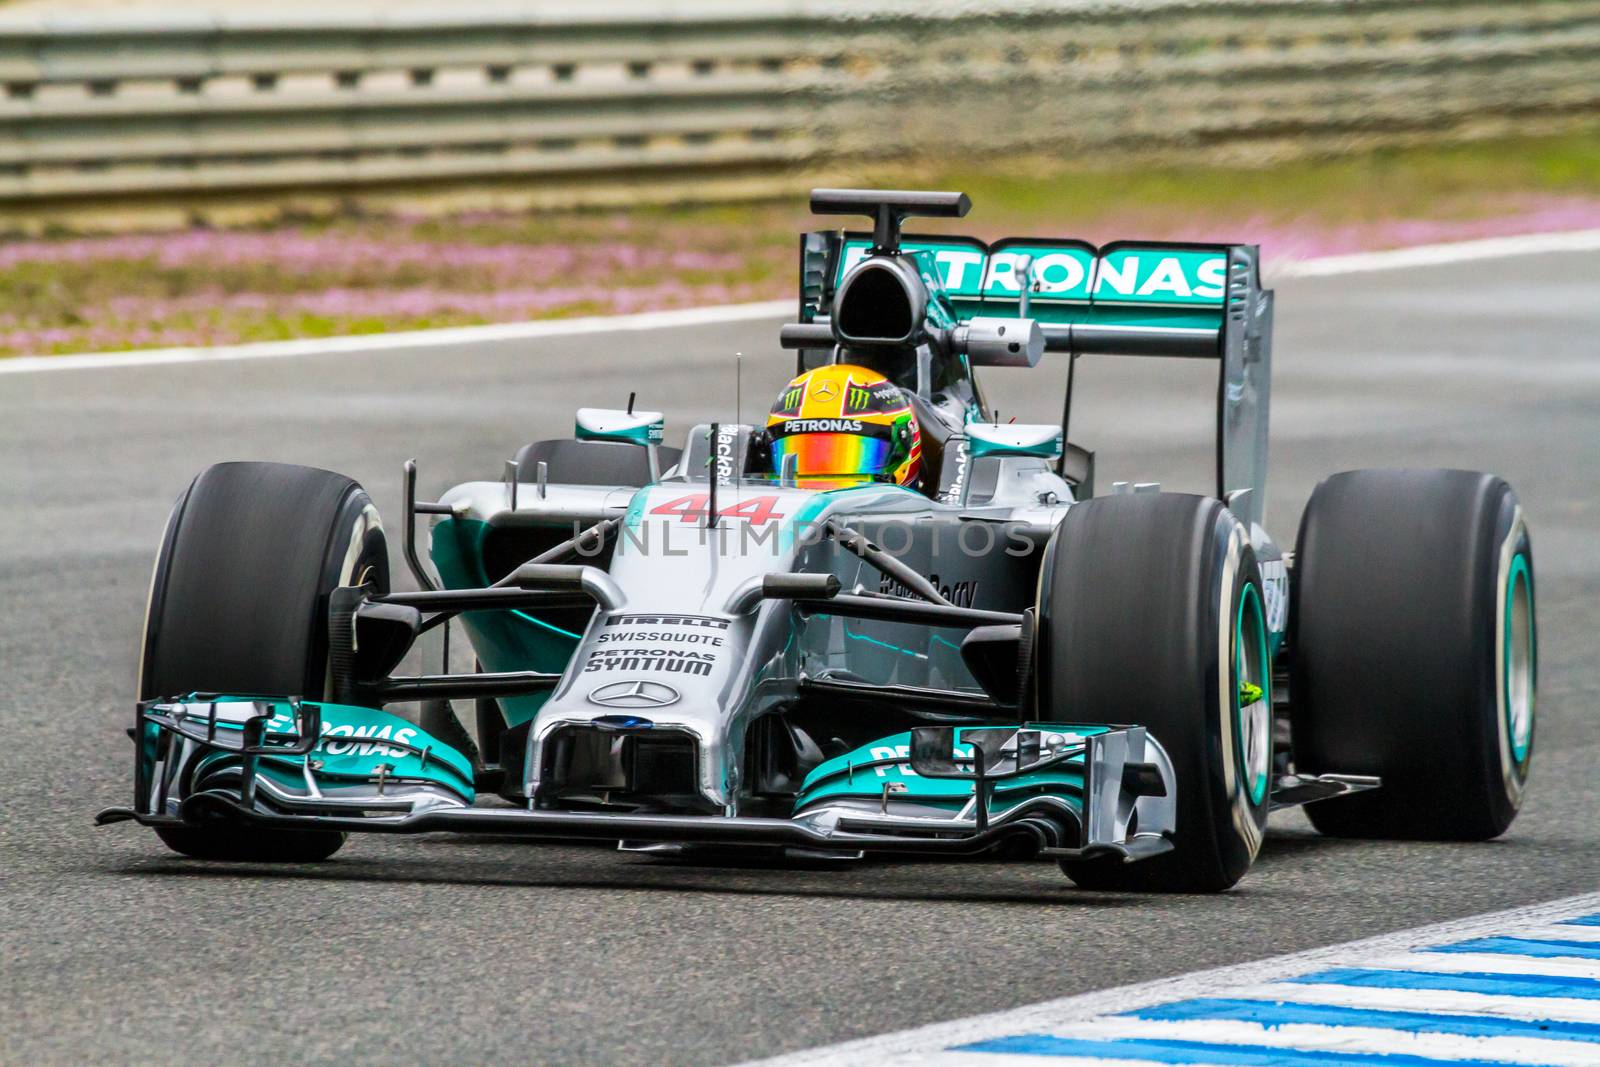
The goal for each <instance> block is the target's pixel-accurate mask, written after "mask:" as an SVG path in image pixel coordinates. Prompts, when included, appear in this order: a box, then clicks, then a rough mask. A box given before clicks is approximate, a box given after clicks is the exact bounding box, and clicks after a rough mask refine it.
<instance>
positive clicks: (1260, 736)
mask: <svg viewBox="0 0 1600 1067" xmlns="http://www.w3.org/2000/svg"><path fill="white" fill-rule="evenodd" d="M1233 676H1234V685H1233V690H1232V691H1233V718H1234V722H1235V723H1237V724H1238V733H1239V754H1240V763H1241V765H1242V768H1243V771H1244V785H1245V790H1246V792H1247V793H1248V794H1249V796H1250V803H1251V804H1254V805H1257V806H1259V805H1260V804H1261V802H1262V801H1263V800H1265V799H1266V796H1267V783H1268V781H1269V780H1270V778H1271V770H1272V670H1271V666H1270V659H1269V657H1268V653H1267V626H1266V618H1265V616H1264V615H1263V614H1262V611H1261V595H1260V593H1259V592H1258V591H1257V590H1256V587H1255V586H1254V585H1253V584H1252V585H1247V586H1245V587H1244V593H1243V595H1242V596H1240V598H1239V614H1238V615H1237V617H1236V618H1235V620H1234V630H1233Z"/></svg>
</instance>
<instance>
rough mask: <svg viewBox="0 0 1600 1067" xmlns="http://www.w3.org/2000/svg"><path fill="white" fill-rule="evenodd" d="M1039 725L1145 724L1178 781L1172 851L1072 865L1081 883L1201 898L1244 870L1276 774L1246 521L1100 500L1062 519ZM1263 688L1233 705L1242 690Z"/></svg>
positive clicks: (1042, 645)
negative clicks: (1244, 687)
mask: <svg viewBox="0 0 1600 1067" xmlns="http://www.w3.org/2000/svg"><path fill="white" fill-rule="evenodd" d="M1039 590H1040V592H1039V634H1038V636H1037V638H1036V643H1035V656H1036V664H1037V667H1036V678H1037V682H1036V692H1037V695H1038V701H1039V715H1040V717H1041V718H1043V719H1046V720H1049V719H1054V720H1056V721H1066V722H1074V721H1076V722H1121V723H1130V724H1134V725H1138V726H1144V727H1146V728H1148V729H1149V731H1150V736H1151V737H1153V738H1154V739H1155V740H1156V741H1157V742H1159V743H1160V744H1161V746H1162V748H1163V749H1165V751H1166V753H1167V755H1168V757H1170V759H1171V760H1172V765H1173V769H1174V771H1175V772H1176V775H1177V795H1176V801H1177V832H1176V834H1175V835H1174V842H1173V843H1174V846H1175V847H1174V850H1173V851H1172V852H1169V853H1166V854H1164V855H1161V856H1157V857H1154V858H1152V859H1147V860H1142V861H1139V862H1135V863H1123V862H1120V861H1118V860H1109V861H1108V860H1092V861H1081V860H1066V861H1063V862H1062V864H1061V869H1062V870H1063V871H1065V872H1066V874H1067V876H1068V877H1070V878H1071V879H1072V880H1073V881H1074V882H1076V883H1077V884H1078V885H1079V886H1082V887H1083V888H1085V889H1117V890H1136V891H1144V892H1188V893H1196V892H1199V893H1210V892H1218V891H1220V890H1224V889H1227V888H1228V887H1230V886H1232V885H1233V884H1234V883H1236V882H1237V881H1238V880H1239V879H1240V878H1242V877H1243V876H1244V874H1245V872H1246V871H1248V870H1249V869H1250V864H1251V863H1252V862H1253V861H1254V859H1255V856H1256V853H1257V852H1258V851H1259V850H1260V847H1261V839H1262V835H1263V833H1264V831H1265V827H1266V815H1267V801H1268V795H1269V793H1270V787H1271V772H1272V710H1271V709H1272V703H1271V701H1272V691H1271V685H1272V681H1271V674H1272V671H1271V662H1270V658H1269V656H1270V653H1269V642H1268V638H1267V629H1266V616H1265V601H1264V599H1263V596H1262V592H1261V576H1260V572H1259V569H1258V568H1257V566H1256V562H1255V554H1254V553H1253V552H1252V551H1251V548H1250V543H1249V538H1248V536H1247V535H1246V533H1245V530H1244V527H1243V526H1242V525H1240V523H1239V521H1238V520H1237V519H1235V518H1234V517H1233V515H1232V513H1231V512H1229V511H1228V510H1227V509H1226V508H1225V507H1223V505H1222V504H1221V503H1220V502H1219V501H1217V500H1214V499H1211V498H1209V497H1201V496H1187V495H1181V494H1176V493H1158V494H1150V495H1145V494H1133V495H1128V496H1112V497H1099V498H1096V499H1093V500H1088V501H1085V502H1083V503H1081V504H1076V505H1074V506H1073V507H1071V508H1069V509H1068V510H1067V513H1066V515H1065V517H1064V518H1063V519H1062V521H1061V525H1060V526H1059V527H1058V528H1057V530H1056V532H1055V534H1054V535H1053V536H1052V537H1051V540H1050V544H1049V547H1048V548H1047V549H1046V555H1045V561H1044V566H1043V570H1042V573H1041V575H1040V584H1039ZM1241 680H1244V681H1248V682H1250V683H1251V684H1252V685H1254V686H1257V687H1259V690H1260V692H1259V693H1258V694H1257V695H1256V699H1254V700H1252V701H1247V702H1241V700H1240V684H1239V683H1240V681H1241Z"/></svg>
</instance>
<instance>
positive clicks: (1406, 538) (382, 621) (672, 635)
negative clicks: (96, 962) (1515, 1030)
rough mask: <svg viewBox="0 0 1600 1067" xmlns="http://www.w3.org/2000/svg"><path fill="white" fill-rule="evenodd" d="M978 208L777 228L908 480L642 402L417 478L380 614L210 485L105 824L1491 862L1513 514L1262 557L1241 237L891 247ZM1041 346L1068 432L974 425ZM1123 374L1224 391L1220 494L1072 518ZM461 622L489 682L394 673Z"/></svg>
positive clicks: (1461, 498) (1505, 730) (950, 204)
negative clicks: (475, 474) (1487, 847)
mask: <svg viewBox="0 0 1600 1067" xmlns="http://www.w3.org/2000/svg"><path fill="white" fill-rule="evenodd" d="M967 207H968V204H967V201H966V198H965V197H964V196H962V195H960V194H954V193H905V192H875V191H856V190H819V191H818V192H817V193H815V194H814V195H813V208H814V210H816V211H818V212H822V213H834V214H838V213H862V214H866V215H868V216H869V217H871V218H872V220H873V228H872V230H871V232H870V233H868V232H863V233H859V234H857V233H848V232H845V233H841V232H836V231H821V232H817V233H812V234H807V235H806V236H805V237H804V238H803V240H802V244H801V256H800V258H801V264H800V266H801V286H800V290H801V299H800V307H799V315H798V316H797V321H796V322H794V323H791V324H789V325H787V326H785V327H783V329H782V330H781V331H780V335H779V341H780V343H781V344H782V345H783V347H785V348H788V349H791V350H794V351H796V352H798V365H799V368H800V369H802V370H804V369H807V368H811V367H815V366H819V365H822V364H824V363H827V362H848V363H856V364H862V365H865V366H868V367H870V368H872V369H874V370H876V371H878V372H880V373H883V374H885V375H886V376H888V377H890V378H891V379H892V380H894V381H895V382H896V383H897V384H898V385H900V386H901V388H902V389H903V390H904V391H905V392H906V393H907V394H908V395H909V396H910V398H911V401H912V406H913V409H914V414H915V416H916V419H917V423H918V425H919V428H920V436H921V446H922V455H923V466H924V475H923V477H922V480H921V482H920V484H918V485H914V486H909V487H908V486H901V485H896V484H884V483H873V482H868V483H864V484H852V485H842V486H840V485H828V484H817V483H808V482H807V481H805V480H803V479H796V478H795V477H794V475H793V472H792V471H787V470H783V469H774V468H773V467H772V465H771V461H770V458H769V457H770V455H771V452H770V450H769V449H768V448H767V447H766V443H765V441H764V439H763V431H762V430H761V429H760V428H759V427H754V426H746V425H739V424H734V423H727V424H710V425H699V426H694V427H691V428H689V429H688V431H687V432H686V433H685V434H684V435H683V436H682V437H681V438H679V439H678V440H680V441H681V445H669V444H668V443H667V438H666V435H665V433H664V424H665V418H664V416H663V415H662V414H661V413H659V412H655V411H648V410H644V409H642V408H636V407H635V406H634V404H633V402H632V400H631V399H630V401H629V403H628V405H627V406H626V407H625V408H620V409H615V410H612V409H599V408H585V409H581V410H580V411H579V412H578V414H577V417H576V419H575V426H574V433H573V436H572V437H571V438H557V439H548V440H541V441H536V442H534V443H532V444H530V445H528V446H526V447H524V448H523V449H521V450H520V451H519V452H518V453H517V455H516V458H515V459H514V460H512V461H510V462H508V463H507V464H506V469H505V471H504V472H503V474H501V475H500V476H499V477H495V478H492V479H487V480H484V481H477V482H468V483H466V484H463V485H459V486H456V487H455V488H453V489H451V490H449V491H448V492H446V493H444V494H443V495H442V496H440V497H439V498H438V499H437V500H434V501H419V500H418V499H417V496H416V470H415V466H414V464H407V465H406V476H405V483H404V484H405V509H406V511H405V514H404V516H403V517H402V526H401V537H400V541H401V545H400V549H401V552H400V554H401V557H402V558H403V560H404V562H405V565H406V569H407V571H408V572H409V573H410V574H411V576H412V578H413V580H414V584H415V585H416V588H415V589H396V588H394V587H393V586H392V585H391V582H390V572H389V551H388V542H387V538H386V535H385V531H384V529H383V527H382V525H381V523H380V522H379V520H378V517H377V513H376V510H375V509H374V508H373V507H372V505H371V501H370V500H369V499H368V498H367V496H366V494H365V492H364V491H363V490H362V489H361V487H360V486H358V485H356V484H355V483H354V482H352V481H350V480H349V479H347V478H343V477H341V476H339V475H335V474H331V473H329V472H326V471H318V470H312V469H309V468H302V467H291V466H286V465H282V464H260V463H243V464H221V465H218V466H214V467H211V468H209V469H207V470H206V471H205V472H203V473H202V474H201V475H200V476H199V477H198V478H196V480H195V482H194V483H193V484H192V485H191V486H190V487H189V489H188V490H187V491H186V492H185V493H184V495H183V496H182V498H180V500H179V503H178V505H177V507H176V508H175V509H174V512H173V516H172V519H171V521H170V522H169V525H168V529H167V532H166V535H165V537H164V540H163V544H162V548H161V551H160V553H159V555H158V560H157V564H156V569H155V575H154V578H153V581H152V586H151V594H150V603H149V607H148V609H147V613H146V621H145V643H144V652H143V657H142V663H141V674H140V681H139V701H138V705H137V713H136V715H137V717H136V723H135V730H134V736H135V738H136V740H137V744H136V746H135V749H136V762H135V772H134V782H135V791H134V794H135V795H134V799H133V803H132V804H131V805H130V806H127V807H122V808H114V809H108V810H107V811H106V812H103V813H102V816H101V819H102V821H106V822H112V821H120V820H125V819H133V820H136V821H138V822H141V823H144V824H146V825H149V826H152V827H154V828H155V829H156V830H157V831H158V832H159V833H160V835H161V836H162V838H163V839H164V840H165V841H166V842H167V843H168V844H169V845H170V846H171V847H173V848H175V849H177V850H178V851H180V852H182V853H185V854H187V855H191V856H196V857H201V858H209V859H255V860H262V859H298V860H309V859H318V858H324V857H326V856H328V855H331V854H332V852H333V851H334V850H336V849H337V848H338V847H339V846H340V844H341V843H342V842H343V841H344V839H345V835H346V834H348V833H351V832H374V833H402V834H403V833H418V832H426V831H440V830H444V831H457V832H462V833H491V834H497V835H523V836H526V837H528V838H530V839H538V840H548V839H572V840H584V841H596V842H613V843H616V842H620V843H623V844H624V845H626V846H628V847H634V848H650V849H674V850H689V851H693V850H695V849H700V848H759V849H769V850H771V849H789V850H801V851H804V852H805V853H807V854H809V855H819V854H825V855H830V856H839V857H855V856H865V855H884V854H911V855H964V856H976V855H989V856H1003V857H1006V858H1009V859H1019V860H1021V859H1043V860H1049V861H1052V862H1056V863H1059V864H1060V865H1061V867H1062V868H1063V869H1064V870H1065V872H1066V873H1067V874H1068V875H1069V876H1070V877H1071V878H1072V880H1073V881H1074V882H1076V883H1077V884H1078V885H1080V886H1085V887H1090V888H1112V889H1146V890H1188V891H1196V890H1198V891H1214V890H1218V889H1223V888H1226V887H1228V886H1230V885H1232V884H1234V883H1235V882H1236V881H1237V880H1238V879H1239V878H1240V877H1242V876H1243V875H1244V874H1245V872H1246V871H1247V870H1248V868H1249V866H1250V864H1251V862H1252V861H1253V859H1254V858H1255V856H1256V854H1257V853H1258V851H1259V849H1260V845H1261V841H1262V837H1263V834H1264V832H1265V827H1266V820H1267V816H1268V813H1269V812H1270V811H1272V810H1275V809H1278V808H1282V807H1285V806H1291V805H1299V804H1309V805H1310V806H1309V807H1308V808H1307V811H1308V814H1309V815H1310V816H1311V818H1312V821H1313V822H1314V823H1315V824H1316V825H1317V826H1318V827H1319V828H1321V829H1323V830H1324V831H1325V832H1328V833H1335V834H1342V835H1347V836H1421V837H1439V836H1445V837H1462V838H1472V837H1479V838H1481V837H1488V836H1493V835H1495V834H1498V833H1500V832H1502V831H1503V830H1504V829H1505V828H1506V826H1507V825H1509V823H1510V821H1511V818H1512V817H1513V816H1514V814H1515V811H1516V808H1517V805H1518V804H1519V803H1520V798H1521V795H1522V789H1523V786H1524V784H1525V782H1526V780H1527V773H1528V766H1529V761H1530V759H1531V753H1532V736H1533V723H1534V699H1533V694H1534V684H1535V682H1534V680H1535V674H1536V670H1535V666H1536V665H1535V662H1534V660H1535V650H1536V642H1535V629H1534V610H1533V593H1534V586H1533V571H1532V553H1531V547H1530V542H1529V540H1528V534H1527V524H1526V521H1525V519H1524V516H1523V513H1522V509H1521V506H1520V504H1519V503H1518V502H1517V499H1516V497H1515V495H1514V494H1513V493H1512V492H1511V490H1510V488H1509V487H1508V486H1506V484H1505V483H1504V482H1503V481H1501V480H1499V479H1497V478H1493V477H1492V476H1489V475H1481V474H1475V473H1470V472H1463V471H1355V472H1346V473H1343V474H1338V475H1334V476H1333V477H1331V478H1329V479H1328V480H1327V481H1326V482H1324V483H1323V485H1321V486H1319V487H1318V489H1317V491H1316V493H1315V494H1313V497H1312V500H1311V503H1310V504H1309V505H1308V507H1307V511H1306V515H1305V518H1304V520H1303V521H1302V524H1301V529H1300V533H1299V538H1298V540H1297V542H1296V546H1295V549H1294V551H1292V552H1291V551H1286V550H1284V549H1282V548H1280V547H1279V545H1278V544H1277V543H1276V542H1274V541H1273V539H1272V538H1271V537H1270V536H1269V535H1268V533H1267V532H1266V529H1265V493H1266V440H1267V422H1268V396H1269V381H1270V364H1271V333H1272V310H1273V298H1272V294H1271V293H1270V292H1269V291H1266V290H1264V289H1262V288H1261V285H1260V282H1259V278H1258V273H1257V266H1256V264H1257V253H1256V250H1255V249H1254V248H1252V247H1250V246H1244V245H1214V246H1211V245H1175V244H1161V243H1154V242H1146V243H1129V242H1123V243H1118V244H1113V245H1107V246H1103V247H1099V248H1096V247H1094V246H1091V245H1087V244H1085V243H1083V242H1075V241H1060V240H1044V239H1017V240H1008V241H1001V242H997V243H994V244H985V243H983V242H979V241H975V240H971V239H966V238H951V237H938V238H923V237H912V236H906V237H904V238H902V236H901V233H900V228H901V224H902V222H903V220H904V219H905V218H906V217H908V216H911V215H944V216H949V217H959V216H961V215H964V214H965V212H966V210H967ZM1047 352H1050V353H1056V354H1057V356H1058V357H1059V358H1061V359H1064V360H1066V361H1068V365H1069V367H1070V368H1071V369H1070V370H1069V374H1068V391H1067V396H1066V397H1065V398H1064V403H1063V405H1062V417H1061V419H1060V421H1059V422H1058V423H1057V422H1052V423H1048V424H1038V425H1021V426H1019V425H1014V424H1006V425H998V424H997V423H996V421H995V420H993V418H992V412H991V411H990V409H989V408H988V406H987V405H986V403H985V401H984V398H983V395H982V392H981V389H980V386H979V383H978V380H977V369H978V368H980V367H982V368H988V367H1012V368H1021V370H1019V371H1018V372H1019V373H1026V372H1027V371H1026V368H1030V367H1033V366H1035V365H1037V364H1038V363H1039V362H1040V360H1041V359H1043V358H1045V354H1046V353H1047ZM1135 356H1138V357H1178V358H1185V359H1191V360H1194V359H1199V360H1206V361H1210V362H1211V363H1213V364H1214V365H1215V367H1216V368H1217V386H1216V390H1215V394H1214V397H1213V400H1214V403H1215V404H1216V409H1217V434H1216V440H1215V454H1216V465H1215V478H1216V485H1215V488H1214V491H1213V492H1211V493H1207V494H1200V495H1195V494H1180V493H1170V492H1162V491H1160V487H1159V485H1158V484H1156V483H1154V482H1153V481H1152V482H1150V483H1139V484H1132V485H1129V484H1123V483H1119V484H1117V485H1115V486H1112V487H1099V489H1100V491H1097V487H1096V486H1095V479H1094V455H1093V453H1092V452H1090V451H1089V450H1088V449H1086V448H1085V447H1083V446H1082V445H1081V444H1080V443H1078V442H1077V441H1075V440H1074V439H1073V437H1072V434H1071V420H1070V416H1071V409H1072V389H1073V383H1074V382H1075V381H1076V380H1077V375H1078V373H1079V368H1078V364H1079V362H1080V361H1083V362H1084V364H1085V368H1087V367H1089V366H1091V365H1092V364H1093V362H1094V361H1095V360H1097V359H1099V358H1100V357H1135ZM1052 358H1056V357H1052ZM422 521H428V522H431V524H432V525H431V528H430V530H429V536H428V538H427V541H426V545H425V546H424V545H423V544H419V542H418V539H417V538H416V536H415V530H416V528H417V526H418V524H419V522H422ZM430 563H431V566H429V564H430ZM1424 624H1425V625H1424ZM452 632H455V633H465V635H466V637H467V638H468V640H469V641H470V643H471V646H472V653H473V657H474V658H475V659H476V661H477V663H478V664H479V667H478V669H476V670H475V671H473V672H471V673H460V672H456V671H452V670H451V669H450V664H449V662H448V660H446V662H445V663H444V664H443V666H442V668H441V670H440V672H439V673H399V670H400V666H401V664H402V663H403V662H408V657H410V658H411V659H412V660H414V659H415V657H414V656H412V655H411V654H412V652H413V649H415V648H419V647H421V646H419V645H418V639H419V638H420V637H422V636H423V635H424V634H429V633H439V634H442V635H443V636H444V638H445V644H446V645H448V639H449V637H450V635H451V633H452ZM457 647H458V648H459V642H458V643H457ZM391 705H396V706H404V705H413V706H415V707H416V708H417V710H416V712H415V713H408V714H407V715H405V716H403V717H402V716H400V715H396V714H392V713H391V712H388V711H385V710H384V709H385V708H386V707H389V706H391ZM468 709H470V711H471V715H470V717H471V718H472V720H473V722H474V727H475V728H474V729H473V730H471V731H469V730H467V729H466V728H465V727H464V726H463V724H462V721H461V719H462V717H463V714H462V713H463V712H466V711H468Z"/></svg>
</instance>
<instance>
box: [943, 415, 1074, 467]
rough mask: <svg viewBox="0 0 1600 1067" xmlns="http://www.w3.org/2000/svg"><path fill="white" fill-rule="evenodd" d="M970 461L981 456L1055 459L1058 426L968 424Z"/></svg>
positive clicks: (1057, 444) (1059, 444) (1060, 444)
mask: <svg viewBox="0 0 1600 1067" xmlns="http://www.w3.org/2000/svg"><path fill="white" fill-rule="evenodd" d="M966 429H967V439H968V440H969V441H971V449H972V458H974V459H981V458H982V457H984V456H1036V457H1038V458H1040V459H1055V458H1057V457H1058V456H1060V455H1061V448H1062V442H1061V427H1060V426H1057V425H1056V424H1055V423H1053V422H1043V423H1016V422H1012V423H1006V424H1004V425H999V426H997V425H995V424H994V423H990V422H969V423H967V428H966Z"/></svg>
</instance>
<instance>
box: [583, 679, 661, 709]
mask: <svg viewBox="0 0 1600 1067" xmlns="http://www.w3.org/2000/svg"><path fill="white" fill-rule="evenodd" d="M677 702H678V691H677V690H676V689H674V688H672V686H670V685H662V684H661V683H660V682H612V683H611V684H610V685H602V686H601V687H600V688H599V689H595V690H591V691H590V693H589V703H591V704H599V705H600V706H601V707H605V708H664V707H666V706H667V705H668V704H676V703H677Z"/></svg>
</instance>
